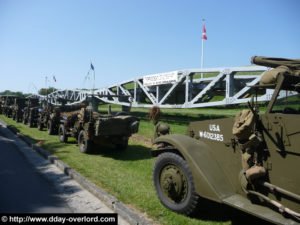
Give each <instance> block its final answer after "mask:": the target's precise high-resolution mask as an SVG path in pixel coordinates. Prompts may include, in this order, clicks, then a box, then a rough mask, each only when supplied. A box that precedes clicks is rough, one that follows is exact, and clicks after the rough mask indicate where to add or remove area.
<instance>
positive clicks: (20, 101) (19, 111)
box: [11, 98, 27, 122]
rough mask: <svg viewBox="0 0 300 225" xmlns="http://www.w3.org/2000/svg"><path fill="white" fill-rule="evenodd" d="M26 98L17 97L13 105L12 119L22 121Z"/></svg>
mask: <svg viewBox="0 0 300 225" xmlns="http://www.w3.org/2000/svg"><path fill="white" fill-rule="evenodd" d="M26 101H27V99H26V98H15V99H14V104H13V106H12V113H11V114H12V119H13V120H15V121H17V122H21V121H22V118H23V112H24V108H25V106H26Z"/></svg>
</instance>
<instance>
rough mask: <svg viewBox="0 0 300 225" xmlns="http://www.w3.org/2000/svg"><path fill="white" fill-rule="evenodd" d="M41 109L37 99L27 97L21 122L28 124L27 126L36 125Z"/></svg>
mask: <svg viewBox="0 0 300 225" xmlns="http://www.w3.org/2000/svg"><path fill="white" fill-rule="evenodd" d="M40 110H41V107H40V103H39V99H37V98H28V99H27V104H26V107H25V108H24V113H23V119H22V122H23V123H24V124H27V123H28V125H29V127H34V126H37V124H38V119H39V112H40Z"/></svg>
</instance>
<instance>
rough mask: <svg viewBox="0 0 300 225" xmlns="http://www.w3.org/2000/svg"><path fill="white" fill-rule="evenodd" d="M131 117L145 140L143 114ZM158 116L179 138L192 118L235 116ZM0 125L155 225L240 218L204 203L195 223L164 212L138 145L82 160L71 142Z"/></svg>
mask: <svg viewBox="0 0 300 225" xmlns="http://www.w3.org/2000/svg"><path fill="white" fill-rule="evenodd" d="M101 110H102V108H101ZM103 110H104V109H103ZM113 110H114V111H120V110H119V108H117V107H113ZM105 111H106V109H105ZM132 111H133V114H136V115H137V116H139V117H140V118H141V124H140V129H139V134H140V135H143V136H146V137H149V138H150V137H152V135H153V124H152V123H150V122H149V121H148V120H147V119H145V115H146V114H147V112H148V109H143V110H137V109H132ZM163 111H164V113H165V114H164V115H165V116H166V117H164V118H165V119H166V120H167V122H168V123H169V124H170V126H171V129H172V131H173V133H183V134H184V133H185V132H186V128H187V124H188V122H189V121H191V120H195V119H196V118H198V119H199V117H200V119H207V118H213V117H217V118H218V117H224V114H225V116H228V115H235V113H236V112H235V110H233V112H232V111H231V112H230V111H228V112H222V113H220V114H218V113H216V114H212V113H211V111H210V110H207V115H206V116H205V115H202V114H199V111H197V110H183V111H182V112H181V113H180V114H178V110H163ZM227 113H228V114H227ZM141 115H144V116H141ZM178 118H181V119H178ZM0 119H1V120H3V121H5V122H6V123H7V124H9V125H11V126H12V127H15V128H16V129H18V130H19V132H21V133H22V134H23V135H25V136H27V137H30V138H31V139H33V140H34V141H35V142H36V143H38V142H40V141H43V143H42V144H41V146H42V147H43V148H44V149H46V150H48V151H49V152H51V153H52V154H53V155H55V156H57V157H58V158H59V159H61V160H62V161H63V162H65V163H67V164H68V165H69V166H70V167H72V168H73V169H74V170H76V171H77V172H79V173H81V174H82V175H83V176H85V177H87V178H88V179H89V180H90V181H92V182H94V183H95V184H97V185H99V186H100V187H102V188H103V189H105V190H106V191H108V192H109V193H110V194H111V195H114V196H115V197H117V198H118V199H119V200H121V201H122V202H124V203H125V204H127V205H130V206H132V207H133V208H135V209H137V210H138V211H140V212H143V213H146V214H147V215H148V217H149V218H151V219H153V220H154V221H155V222H156V223H160V224H166V225H167V224H168V225H169V224H174V225H180V224H182V225H186V224H191V225H192V224H195V225H196V224H198V225H199V224H211V225H216V224H231V223H232V222H233V218H232V215H234V217H236V216H237V218H240V217H243V215H241V214H240V213H239V212H236V211H233V209H231V208H228V207H225V206H220V205H217V204H214V203H211V202H209V201H206V200H203V205H202V206H201V207H200V210H201V211H200V212H199V217H197V218H189V217H186V216H182V215H179V214H176V213H174V212H172V211H170V210H168V209H166V208H165V207H164V206H163V205H161V203H160V201H159V199H158V197H157V195H156V192H155V189H154V186H153V182H152V169H153V165H154V162H155V158H152V157H151V155H150V147H149V146H146V145H145V144H144V143H141V142H136V141H133V140H130V141H129V146H128V148H127V150H125V151H116V150H115V149H114V148H112V147H110V146H106V147H101V148H98V149H97V150H96V151H95V152H94V153H93V154H83V153H80V152H79V149H78V146H77V143H76V140H75V139H71V138H69V143H68V144H64V143H60V142H59V139H58V136H56V135H55V136H50V135H48V134H47V133H46V131H38V129H37V128H29V127H28V126H27V125H24V124H22V123H16V122H15V121H13V120H12V119H10V118H6V117H5V116H4V115H0ZM244 216H245V215H244ZM238 220H239V219H238ZM240 222H241V221H240Z"/></svg>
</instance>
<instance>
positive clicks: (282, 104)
mask: <svg viewBox="0 0 300 225" xmlns="http://www.w3.org/2000/svg"><path fill="white" fill-rule="evenodd" d="M271 112H272V113H285V114H300V93H296V92H291V91H280V93H279V95H278V96H277V99H276V101H275V104H274V105H273V108H272V110H271Z"/></svg>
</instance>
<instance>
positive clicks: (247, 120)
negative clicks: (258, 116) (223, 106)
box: [232, 109, 254, 140]
mask: <svg viewBox="0 0 300 225" xmlns="http://www.w3.org/2000/svg"><path fill="white" fill-rule="evenodd" d="M253 132H254V115H253V113H252V112H251V110H250V109H244V110H242V111H240V112H239V113H238V114H237V115H236V117H235V121H234V124H233V128H232V133H233V135H235V136H236V137H237V138H238V139H239V140H249V138H250V136H251V135H252V134H253Z"/></svg>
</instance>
